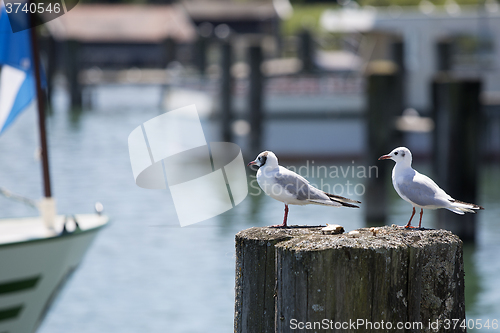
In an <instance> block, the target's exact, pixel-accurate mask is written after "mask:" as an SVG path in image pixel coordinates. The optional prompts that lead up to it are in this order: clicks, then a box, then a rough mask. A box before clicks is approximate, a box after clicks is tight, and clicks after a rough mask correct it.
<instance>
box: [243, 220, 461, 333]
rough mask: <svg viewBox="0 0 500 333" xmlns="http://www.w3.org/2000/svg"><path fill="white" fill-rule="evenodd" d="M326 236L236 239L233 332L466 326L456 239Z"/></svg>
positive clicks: (392, 231)
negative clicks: (308, 325)
mask: <svg viewBox="0 0 500 333" xmlns="http://www.w3.org/2000/svg"><path fill="white" fill-rule="evenodd" d="M322 229H324V227H321V226H318V227H304V228H300V227H294V228H280V229H277V228H269V227H265V228H250V229H247V230H243V231H241V232H239V233H238V234H237V235H236V303H235V321H234V324H235V332H276V331H277V332H292V330H291V329H290V320H291V319H292V318H294V319H297V320H298V321H302V322H306V321H310V322H312V321H321V320H323V319H331V320H339V321H349V320H350V319H351V320H356V319H358V318H363V319H365V320H371V321H372V322H375V321H378V322H380V321H381V320H384V321H385V322H388V321H392V322H394V323H395V322H413V321H420V322H423V323H425V325H424V327H423V329H422V330H420V331H421V332H435V331H433V330H431V329H428V328H427V323H429V322H430V321H432V322H435V321H436V320H441V321H443V320H445V319H450V320H451V319H460V320H462V319H464V318H465V305H464V282H463V279H464V272H463V254H462V241H461V240H460V239H459V238H458V237H457V236H456V235H454V234H452V233H451V232H449V231H446V230H418V229H406V228H401V227H398V226H385V227H376V228H375V227H373V228H361V229H357V230H353V231H351V232H349V233H342V234H333V235H325V234H323V230H322ZM261 240H264V243H265V244H266V246H262V245H259V244H260V241H261ZM268 244H271V245H268ZM318 289H320V290H321V292H318ZM358 331H359V330H358ZM361 331H366V332H371V331H370V330H361ZM346 332H351V331H350V330H347V331H346ZM353 332H354V331H353ZM408 332H410V330H408Z"/></svg>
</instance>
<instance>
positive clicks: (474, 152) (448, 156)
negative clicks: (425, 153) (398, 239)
mask: <svg viewBox="0 0 500 333" xmlns="http://www.w3.org/2000/svg"><path fill="white" fill-rule="evenodd" d="M480 94H481V81H480V80H479V79H456V78H453V77H452V76H450V75H447V74H441V75H438V76H437V77H436V78H435V80H434V82H433V84H432V96H433V104H434V105H433V118H434V122H435V126H436V127H435V131H434V156H433V162H434V165H433V167H434V173H435V175H436V178H435V180H436V183H437V184H438V185H439V186H441V187H442V188H443V189H444V190H445V191H446V192H447V193H448V194H450V195H451V196H452V197H454V198H455V199H457V200H460V201H465V202H470V203H476V204H477V203H478V202H477V192H478V186H477V183H478V180H479V177H478V174H479V160H480V156H481V149H480V146H481V145H480V126H481V122H482V109H481V102H480ZM437 215H438V227H440V228H443V229H447V230H451V231H452V232H454V233H455V234H457V235H458V236H459V237H460V238H461V239H462V240H464V241H474V239H475V236H476V214H466V215H463V216H462V215H457V214H454V213H451V212H448V211H444V210H439V211H438V214H437Z"/></svg>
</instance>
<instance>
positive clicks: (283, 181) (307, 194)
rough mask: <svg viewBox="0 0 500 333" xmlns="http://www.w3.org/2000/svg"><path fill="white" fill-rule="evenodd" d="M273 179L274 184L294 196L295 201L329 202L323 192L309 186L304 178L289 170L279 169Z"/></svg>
mask: <svg viewBox="0 0 500 333" xmlns="http://www.w3.org/2000/svg"><path fill="white" fill-rule="evenodd" d="M275 179H276V183H278V184H279V185H280V186H281V187H283V188H284V189H285V190H286V191H287V192H289V193H291V194H292V195H294V196H295V197H296V198H297V200H329V198H328V197H327V196H326V194H324V193H323V191H320V190H318V189H317V188H315V187H313V186H311V185H309V182H308V181H307V180H306V179H305V178H303V177H302V176H300V175H298V174H296V173H295V172H292V171H290V170H287V169H284V168H283V169H282V168H281V167H280V172H279V173H278V174H276V177H275Z"/></svg>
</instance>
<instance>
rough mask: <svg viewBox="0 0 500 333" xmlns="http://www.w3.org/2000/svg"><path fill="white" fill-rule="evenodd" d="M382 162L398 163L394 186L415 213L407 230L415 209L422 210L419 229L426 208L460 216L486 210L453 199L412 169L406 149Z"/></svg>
mask: <svg viewBox="0 0 500 333" xmlns="http://www.w3.org/2000/svg"><path fill="white" fill-rule="evenodd" d="M380 160H393V161H395V162H396V165H395V166H394V169H392V185H394V189H395V190H396V192H398V194H399V196H400V197H401V198H403V199H404V200H406V201H408V202H409V203H411V204H412V205H413V213H412V214H411V217H410V221H408V224H407V225H406V228H411V220H412V219H413V216H414V215H415V207H418V208H420V222H419V223H418V227H419V228H421V227H422V215H423V214H424V208H426V209H439V208H445V209H448V210H451V211H452V212H454V213H457V214H460V215H464V214H465V213H475V211H474V209H484V208H483V207H481V206H478V205H475V204H471V203H466V202H462V201H458V200H455V199H453V198H452V197H451V196H450V195H448V194H447V193H446V192H445V191H444V190H442V189H441V188H440V187H439V186H438V185H437V184H436V183H435V182H434V181H433V180H432V179H430V178H429V177H427V176H426V175H423V174H421V173H419V172H418V171H416V170H414V169H413V168H412V167H411V162H412V156H411V152H410V150H409V149H408V148H406V147H399V148H395V149H394V150H393V151H391V152H390V154H388V155H383V156H380V158H379V161H380Z"/></svg>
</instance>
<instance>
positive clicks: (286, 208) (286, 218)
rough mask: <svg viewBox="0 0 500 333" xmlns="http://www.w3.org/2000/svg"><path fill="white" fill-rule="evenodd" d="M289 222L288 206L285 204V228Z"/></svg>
mask: <svg viewBox="0 0 500 333" xmlns="http://www.w3.org/2000/svg"><path fill="white" fill-rule="evenodd" d="M287 221H288V205H287V204H285V216H284V217H283V227H286V222H287Z"/></svg>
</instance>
